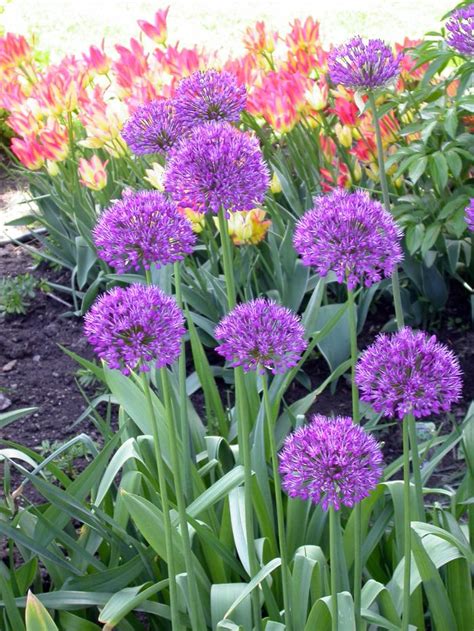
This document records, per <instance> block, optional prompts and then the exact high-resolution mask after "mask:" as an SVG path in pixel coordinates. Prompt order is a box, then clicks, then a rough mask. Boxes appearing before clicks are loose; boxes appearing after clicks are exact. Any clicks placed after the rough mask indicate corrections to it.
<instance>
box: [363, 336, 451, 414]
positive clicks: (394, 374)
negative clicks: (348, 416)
mask: <svg viewBox="0 0 474 631" xmlns="http://www.w3.org/2000/svg"><path fill="white" fill-rule="evenodd" d="M356 383H357V385H358V386H359V388H360V392H361V400H362V401H365V402H366V403H369V404H370V405H372V407H373V408H374V410H375V411H376V412H381V413H382V414H384V415H385V416H390V417H398V418H399V419H400V420H403V418H404V417H405V416H406V415H407V414H413V416H414V417H416V418H421V417H424V416H429V415H430V414H438V413H439V412H441V411H444V412H447V411H449V409H450V408H451V405H452V404H453V403H455V402H456V401H459V398H460V396H461V388H462V384H461V368H460V366H459V362H458V360H457V358H456V357H455V355H454V354H453V353H452V352H451V351H450V350H448V348H447V347H446V346H444V344H440V343H439V342H438V341H437V340H436V337H435V336H434V335H431V336H430V335H428V334H427V333H425V332H423V331H413V330H412V329H410V328H409V327H405V328H403V329H401V330H400V331H398V333H394V334H393V335H386V334H385V333H382V334H380V335H379V336H378V337H377V338H376V340H375V342H374V343H373V344H372V345H371V346H369V347H368V348H367V349H366V350H365V351H364V352H363V353H362V355H361V357H360V359H359V361H358V363H357V365H356Z"/></svg>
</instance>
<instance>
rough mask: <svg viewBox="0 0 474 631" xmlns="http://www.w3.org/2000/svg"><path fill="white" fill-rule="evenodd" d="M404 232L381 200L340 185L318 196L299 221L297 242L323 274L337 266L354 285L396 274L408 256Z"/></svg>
mask: <svg viewBox="0 0 474 631" xmlns="http://www.w3.org/2000/svg"><path fill="white" fill-rule="evenodd" d="M401 238H402V232H401V230H400V228H399V227H398V226H397V224H396V223H395V221H394V219H393V217H392V216H391V215H390V213H388V212H387V211H386V210H385V209H384V208H383V206H382V204H380V203H379V202H377V201H375V200H372V199H370V197H369V196H368V195H367V194H366V193H364V192H362V191H356V192H355V193H349V192H348V191H346V190H344V189H335V190H334V191H333V192H332V193H330V194H328V195H323V196H320V197H317V198H316V199H315V206H314V208H313V209H312V210H309V211H308V212H307V213H305V214H304V215H303V217H302V218H301V219H300V220H299V221H298V223H297V225H296V229H295V234H294V239H293V242H294V246H295V249H296V251H297V252H298V254H299V255H300V256H301V258H302V260H303V263H304V264H305V265H311V266H313V267H314V268H315V269H316V271H317V273H318V274H319V275H320V276H326V275H327V274H328V272H330V271H332V272H334V273H335V274H336V278H337V280H338V282H340V283H343V282H347V284H348V287H349V289H354V288H355V287H356V286H357V285H360V284H364V285H365V286H366V287H368V286H370V285H372V284H373V283H376V282H378V281H379V280H381V279H382V277H384V276H386V277H388V276H390V275H391V274H392V272H393V270H394V268H395V266H396V265H397V264H398V263H399V262H400V261H401V260H402V249H401V245H400V242H401Z"/></svg>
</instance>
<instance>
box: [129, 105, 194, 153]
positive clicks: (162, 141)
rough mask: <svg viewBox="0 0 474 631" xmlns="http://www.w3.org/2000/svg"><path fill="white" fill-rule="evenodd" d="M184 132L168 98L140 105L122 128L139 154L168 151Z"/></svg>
mask: <svg viewBox="0 0 474 631" xmlns="http://www.w3.org/2000/svg"><path fill="white" fill-rule="evenodd" d="M181 133H182V129H181V126H180V125H179V123H178V122H177V120H176V118H175V112H174V107H173V105H172V104H171V102H170V101H168V100H166V99H157V100H155V101H150V102H149V103H145V104H143V105H140V106H139V107H138V108H137V109H136V111H135V112H134V114H133V115H132V116H131V118H129V119H128V121H127V122H126V123H125V125H124V127H123V129H122V137H123V139H124V140H125V142H126V143H127V145H128V146H129V147H130V149H131V150H132V151H133V153H135V154H136V155H137V156H142V155H146V154H149V153H166V152H167V151H169V150H170V149H171V147H172V146H173V145H174V144H175V142H176V141H177V140H178V138H179V137H180V134H181Z"/></svg>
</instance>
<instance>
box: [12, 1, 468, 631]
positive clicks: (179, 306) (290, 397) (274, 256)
mask: <svg viewBox="0 0 474 631" xmlns="http://www.w3.org/2000/svg"><path fill="white" fill-rule="evenodd" d="M166 17H167V11H158V12H157V14H156V17H155V22H154V23H153V24H150V23H145V22H139V25H140V28H141V30H142V31H143V33H144V34H145V35H146V36H147V37H148V38H149V39H150V40H151V41H153V48H151V46H150V47H149V48H148V50H146V49H145V46H144V45H143V44H142V43H141V42H140V41H138V40H135V39H133V40H132V41H131V43H130V47H129V48H126V47H123V46H117V47H116V53H117V56H116V57H115V58H113V59H112V58H109V57H108V55H106V54H105V52H104V51H103V50H100V49H98V48H95V47H92V48H91V49H90V51H89V53H88V54H87V55H84V57H83V59H82V60H78V59H75V58H72V57H71V58H66V59H64V60H63V61H62V62H60V63H59V64H58V65H56V66H51V67H48V68H41V67H40V65H39V64H38V63H37V62H36V61H35V59H34V53H33V51H32V50H31V48H30V47H29V45H28V44H27V42H26V41H25V40H24V39H23V38H21V37H16V36H14V35H10V34H9V35H7V36H6V37H5V38H3V39H2V40H0V64H1V67H2V70H3V74H2V77H1V81H2V86H3V91H2V95H1V99H0V106H1V107H3V108H5V109H7V110H9V111H10V116H9V118H8V121H9V124H10V126H11V127H12V129H13V130H14V132H15V133H16V137H15V138H14V139H13V140H12V144H11V148H12V152H13V154H14V155H16V157H17V158H18V159H19V161H20V162H21V163H22V164H23V165H24V166H25V167H26V168H27V170H28V171H29V178H30V190H31V193H32V195H33V196H34V198H35V201H36V202H37V204H38V207H39V209H40V211H39V214H37V215H34V216H32V217H31V218H30V219H31V221H33V220H35V221H40V222H41V223H42V224H43V226H44V227H45V228H46V230H47V234H46V236H42V235H38V238H40V239H41V241H42V244H43V248H42V251H41V255H42V256H43V258H45V259H46V260H49V261H50V262H53V263H55V264H59V265H60V266H62V267H63V268H64V269H65V270H69V273H70V279H71V282H70V287H68V288H67V292H68V294H69V299H70V300H71V302H72V304H73V308H72V313H70V314H69V315H76V316H83V315H84V316H85V318H84V335H85V337H86V338H87V340H88V341H89V343H90V345H91V347H92V348H93V349H94V351H95V353H96V356H97V361H90V360H88V359H85V358H84V357H81V356H80V355H79V354H75V353H74V352H71V350H67V349H66V352H67V354H68V355H69V356H70V357H72V358H73V359H75V360H76V361H77V362H78V364H79V365H80V366H81V368H82V370H83V371H85V372H86V373H87V374H88V375H89V377H90V378H91V379H93V380H94V381H95V382H96V383H98V384H101V388H103V394H100V395H99V396H96V397H94V398H93V399H92V400H91V401H90V403H89V407H88V409H87V414H88V415H89V416H90V417H91V418H93V419H94V420H95V425H96V427H97V428H98V429H99V430H100V433H101V434H102V437H101V440H100V442H99V445H96V444H94V443H91V442H90V441H89V442H88V441H87V439H86V438H84V437H83V436H82V437H81V438H80V439H79V442H82V443H87V445H89V449H90V451H91V453H92V454H93V458H92V460H91V461H90V462H89V463H88V464H87V465H86V466H85V468H84V469H83V470H82V471H81V472H80V473H79V474H78V475H77V476H76V477H74V476H72V474H71V473H70V472H69V474H68V472H65V471H64V470H63V469H62V468H60V467H59V466H57V464H56V463H57V460H58V459H59V458H60V457H61V456H62V455H63V454H64V453H65V452H67V451H68V450H69V449H71V448H72V447H73V446H74V445H75V444H76V443H77V440H74V439H73V440H72V441H68V443H66V444H65V445H62V446H59V447H58V448H57V449H56V450H54V451H53V453H52V454H51V455H50V456H49V457H47V458H45V459H44V458H41V457H38V456H37V455H35V454H34V453H32V452H30V451H29V450H28V449H26V448H25V447H22V446H21V445H18V444H10V445H8V446H7V448H5V449H4V450H2V451H0V453H1V455H2V457H3V459H4V462H5V468H6V471H7V472H8V471H9V469H10V468H11V467H13V468H14V469H15V470H16V471H17V472H18V471H19V472H20V474H21V476H22V477H23V478H24V481H23V482H22V483H21V484H20V485H19V486H18V487H16V488H15V489H12V488H11V486H10V483H9V480H10V477H9V474H7V475H6V481H7V482H6V487H5V490H6V495H5V502H4V506H3V507H2V508H3V515H4V519H3V520H1V521H0V531H2V532H3V534H5V535H6V536H7V537H8V539H9V546H10V548H9V549H10V555H9V558H8V563H7V564H5V566H4V572H3V574H1V575H0V581H1V582H0V588H1V593H2V601H1V603H0V604H1V606H2V607H3V609H4V620H5V624H6V625H7V626H6V628H7V629H15V630H16V629H19V630H20V631H21V629H26V630H27V631H28V630H30V629H31V630H32V629H33V628H35V627H34V625H39V624H42V625H43V626H44V628H46V629H48V630H51V631H54V630H55V629H73V628H77V629H86V628H87V629H98V628H100V627H99V626H98V624H105V627H104V628H105V629H112V628H114V627H118V628H123V629H129V628H136V629H140V628H143V626H142V622H143V620H145V621H146V624H147V625H148V626H149V628H156V629H161V628H171V629H174V630H179V629H186V628H191V629H193V630H199V631H201V630H204V629H208V628H212V629H245V630H247V629H249V630H250V629H256V630H262V631H263V629H266V630H268V631H270V630H271V629H274V630H278V629H287V630H289V631H300V630H301V631H303V630H306V629H308V630H309V629H312V628H318V629H319V628H321V629H326V628H327V629H329V628H331V629H332V630H333V631H337V630H339V631H342V630H344V631H345V630H346V629H356V630H357V631H359V629H363V628H366V627H367V625H369V624H370V625H373V626H374V627H375V628H385V629H398V628H401V629H402V630H403V631H408V629H409V628H410V625H412V626H415V627H416V628H425V620H426V621H427V624H428V625H431V626H432V627H434V628H439V629H459V630H464V629H466V630H467V629H468V628H469V627H470V625H471V621H472V606H471V600H470V581H469V563H470V562H471V561H472V558H471V553H470V550H469V543H468V542H469V540H471V541H472V528H471V524H470V522H468V521H467V520H468V519H469V518H470V517H471V515H470V511H471V509H470V504H469V503H468V498H469V493H470V489H471V486H472V476H473V471H472V463H471V462H470V454H471V453H472V422H473V421H472V411H471V408H472V406H469V401H468V400H465V401H463V402H462V403H461V400H462V370H461V366H460V363H459V360H458V358H457V357H456V355H454V354H453V353H452V351H451V350H450V349H449V347H447V346H446V345H445V344H444V343H441V342H439V341H438V340H437V339H436V337H435V336H433V335H432V334H431V333H430V334H428V333H427V332H425V331H422V330H419V331H416V330H415V329H414V328H412V327H414V326H417V325H419V324H421V323H424V324H425V325H426V324H427V323H428V322H430V319H431V321H432V318H433V314H434V312H435V310H436V309H439V308H440V307H442V306H443V305H444V304H445V303H446V300H447V296H448V290H449V284H450V283H451V284H452V283H458V285H457V286H456V285H455V286H454V287H455V291H456V292H459V293H460V295H461V296H462V298H461V299H462V301H465V304H467V302H468V297H469V294H472V280H473V276H472V271H473V270H474V266H473V261H474V257H473V256H472V255H471V253H472V243H471V242H472V237H471V234H470V228H471V225H470V223H471V211H470V206H471V205H472V204H470V202H469V200H470V199H471V198H472V195H473V186H472V159H471V154H470V149H471V148H472V137H471V136H470V134H469V133H468V129H469V126H470V124H471V122H472V121H471V120H470V112H472V107H473V105H472V99H473V96H472V92H471V83H472V60H471V58H470V56H471V55H472V50H471V48H470V47H472V37H473V35H472V26H473V24H472V22H473V20H474V16H473V13H472V8H469V7H467V8H465V9H460V10H459V11H457V12H455V13H453V15H452V16H451V17H450V18H449V20H448V22H447V33H448V34H447V38H446V41H445V40H444V39H442V38H435V37H433V38H432V39H427V40H426V41H423V42H420V43H413V42H406V43H405V45H404V46H403V47H396V49H395V50H392V49H391V48H390V47H389V46H388V45H387V44H385V43H384V42H382V41H380V40H369V41H368V42H366V41H364V40H362V39H361V38H357V37H356V38H354V39H352V40H351V41H350V42H348V43H347V44H345V45H343V46H341V47H338V48H333V49H331V50H329V51H326V50H325V49H324V48H323V47H322V45H321V43H320V41H319V33H318V25H317V23H316V22H314V21H313V20H312V19H311V18H308V19H307V20H306V21H304V22H302V21H299V20H296V21H295V22H294V23H293V25H292V26H291V30H290V32H289V34H288V35H287V36H286V37H285V38H283V39H282V38H279V37H278V36H277V34H275V33H271V32H269V31H268V30H267V29H266V27H265V25H264V24H262V23H258V24H257V25H256V27H255V28H254V29H250V30H249V31H248V32H247V35H246V39H245V44H246V48H247V51H248V52H247V54H246V55H245V56H244V57H243V58H240V59H232V60H229V61H228V62H227V63H225V64H223V65H222V67H219V68H218V69H216V68H212V66H217V65H218V64H217V59H216V58H215V56H213V55H212V54H211V53H209V52H204V51H198V50H197V49H191V50H187V49H181V48H179V47H178V46H171V45H168V44H167V32H166ZM209 67H211V69H209ZM470 82H471V83H470ZM379 191H380V201H379V199H378V197H379ZM53 287H54V289H55V290H57V291H61V290H63V291H66V289H65V287H64V286H61V285H53ZM104 290H106V291H105V292H104ZM99 294H100V295H99ZM385 309H388V314H387V317H385V318H384V320H386V322H385V323H384V326H383V328H384V330H385V331H386V332H385V333H381V334H380V335H378V336H377V337H376V339H375V340H373V339H367V337H365V336H364V334H363V331H364V326H365V325H366V321H367V318H368V314H369V311H370V310H372V312H373V313H380V312H381V311H382V312H384V313H385ZM369 342H370V344H369ZM315 358H317V360H318V361H319V362H320V363H323V362H324V363H325V371H326V375H327V376H325V377H324V378H323V379H322V380H321V382H320V383H318V384H317V385H316V386H314V384H313V383H312V381H311V375H308V373H307V369H308V366H309V361H310V360H311V359H313V360H314V359H315ZM344 377H345V378H346V379H347V380H348V382H349V383H350V401H351V406H350V412H349V409H348V410H347V412H346V410H344V412H345V413H344V416H341V415H339V416H335V415H333V414H328V415H327V416H323V415H322V414H321V410H320V409H318V397H320V395H321V394H322V393H323V392H324V391H325V390H327V389H329V388H331V389H333V390H334V389H336V388H337V387H338V381H341V380H342V378H344ZM297 383H299V384H300V386H298V388H301V386H303V388H304V387H306V388H307V391H305V392H304V393H302V392H301V389H300V390H299V391H298V392H299V395H298V396H296V397H295V384H297ZM223 384H226V385H225V386H223ZM346 391H347V390H346ZM195 393H199V394H200V396H201V399H200V402H201V404H200V405H198V406H196V405H195V404H196V399H195V398H194V399H193V396H192V395H193V394H195ZM224 393H225V394H226V396H223V395H224ZM104 404H106V405H107V412H106V414H105V416H103V415H102V407H101V406H103V405H104ZM453 405H462V406H463V409H464V410H466V415H465V418H463V419H460V420H459V422H458V423H456V425H455V426H454V428H453V430H452V431H451V432H449V433H445V434H440V435H437V433H436V431H434V432H432V433H431V435H428V437H427V436H426V434H423V430H426V429H427V428H430V427H431V428H432V427H434V426H433V425H430V422H431V418H432V417H438V416H441V418H444V419H446V418H449V416H448V415H449V414H450V412H451V410H452V408H453ZM310 410H311V411H314V412H315V413H316V414H315V415H314V416H311V417H310V416H309V414H310ZM25 414H27V411H23V410H20V411H17V412H13V413H7V415H6V416H4V417H2V418H1V423H2V424H3V425H9V424H10V423H13V422H14V421H15V420H16V418H17V417H21V416H23V415H25ZM112 415H116V417H117V426H116V427H115V425H114V426H113V428H112V425H111V423H110V419H111V418H112ZM305 415H306V416H308V419H307V422H305ZM427 421H429V422H428V423H427ZM394 427H397V432H396V433H395V435H396V436H398V440H399V443H400V444H399V450H398V452H397V456H398V457H396V458H395V459H393V458H390V461H389V462H386V463H383V455H382V445H381V444H380V442H379V441H378V438H379V437H380V436H381V435H382V434H381V433H380V432H382V431H384V430H385V431H387V428H394ZM398 430H399V431H398ZM455 448H456V452H455V454H456V457H458V458H459V459H460V460H461V461H462V466H461V467H460V468H459V472H458V474H457V476H456V477H455V478H454V479H453V480H451V481H450V482H451V484H449V485H447V484H446V485H443V480H440V485H441V487H440V485H438V487H433V486H431V482H432V480H433V479H434V478H433V476H434V474H435V471H436V468H437V467H438V466H439V463H440V462H441V460H442V459H443V457H444V456H445V455H446V454H451V457H453V456H452V454H453V449H455ZM400 477H402V478H403V479H400ZM27 482H28V483H29V484H31V485H32V486H33V487H34V488H35V490H36V492H37V493H38V494H39V495H40V496H41V497H42V498H43V499H44V503H43V504H40V505H38V504H36V503H35V502H33V503H32V504H31V505H22V504H21V503H19V498H20V497H21V496H22V493H23V487H24V485H25V484H26V483H27ZM433 498H434V499H433ZM466 518H467V519H466ZM15 555H16V556H15ZM41 567H44V568H45V569H46V580H44V578H45V577H44V574H43V575H42V574H41ZM28 590H30V591H28ZM27 591H28V596H27V598H26V599H25V594H26V592H27ZM32 592H34V593H36V594H37V596H34V595H33V593H32ZM23 608H25V609H26V612H25V618H23ZM48 610H49V613H48ZM24 620H25V622H24ZM25 624H26V627H25Z"/></svg>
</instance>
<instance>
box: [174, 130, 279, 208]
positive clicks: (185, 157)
mask: <svg viewBox="0 0 474 631" xmlns="http://www.w3.org/2000/svg"><path fill="white" fill-rule="evenodd" d="M269 183H270V179H269V172H268V168H267V166H266V165H265V162H264V160H263V156H262V152H261V150H260V147H259V144H258V140H257V139H256V137H255V136H253V135H250V134H248V133H244V132H241V131H239V130H238V129H236V128H235V127H233V126H232V125H230V123H206V124H204V125H200V126H199V127H195V128H194V129H192V130H191V132H190V134H189V137H187V138H185V139H184V140H183V141H182V142H181V143H180V144H179V145H178V146H177V147H176V149H173V150H172V151H171V153H170V159H169V161H168V165H167V169H166V171H165V175H164V184H165V190H166V191H167V192H169V193H170V194H171V195H172V197H173V199H174V200H175V201H176V203H177V204H178V205H179V206H180V207H181V208H184V209H186V208H190V209H191V210H194V211H196V212H206V211H207V210H211V211H212V212H214V213H218V212H219V209H220V208H221V207H223V208H224V209H225V210H226V211H237V210H252V208H255V206H258V205H259V204H261V203H262V202H263V199H264V197H265V192H266V190H267V188H268V186H269Z"/></svg>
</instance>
